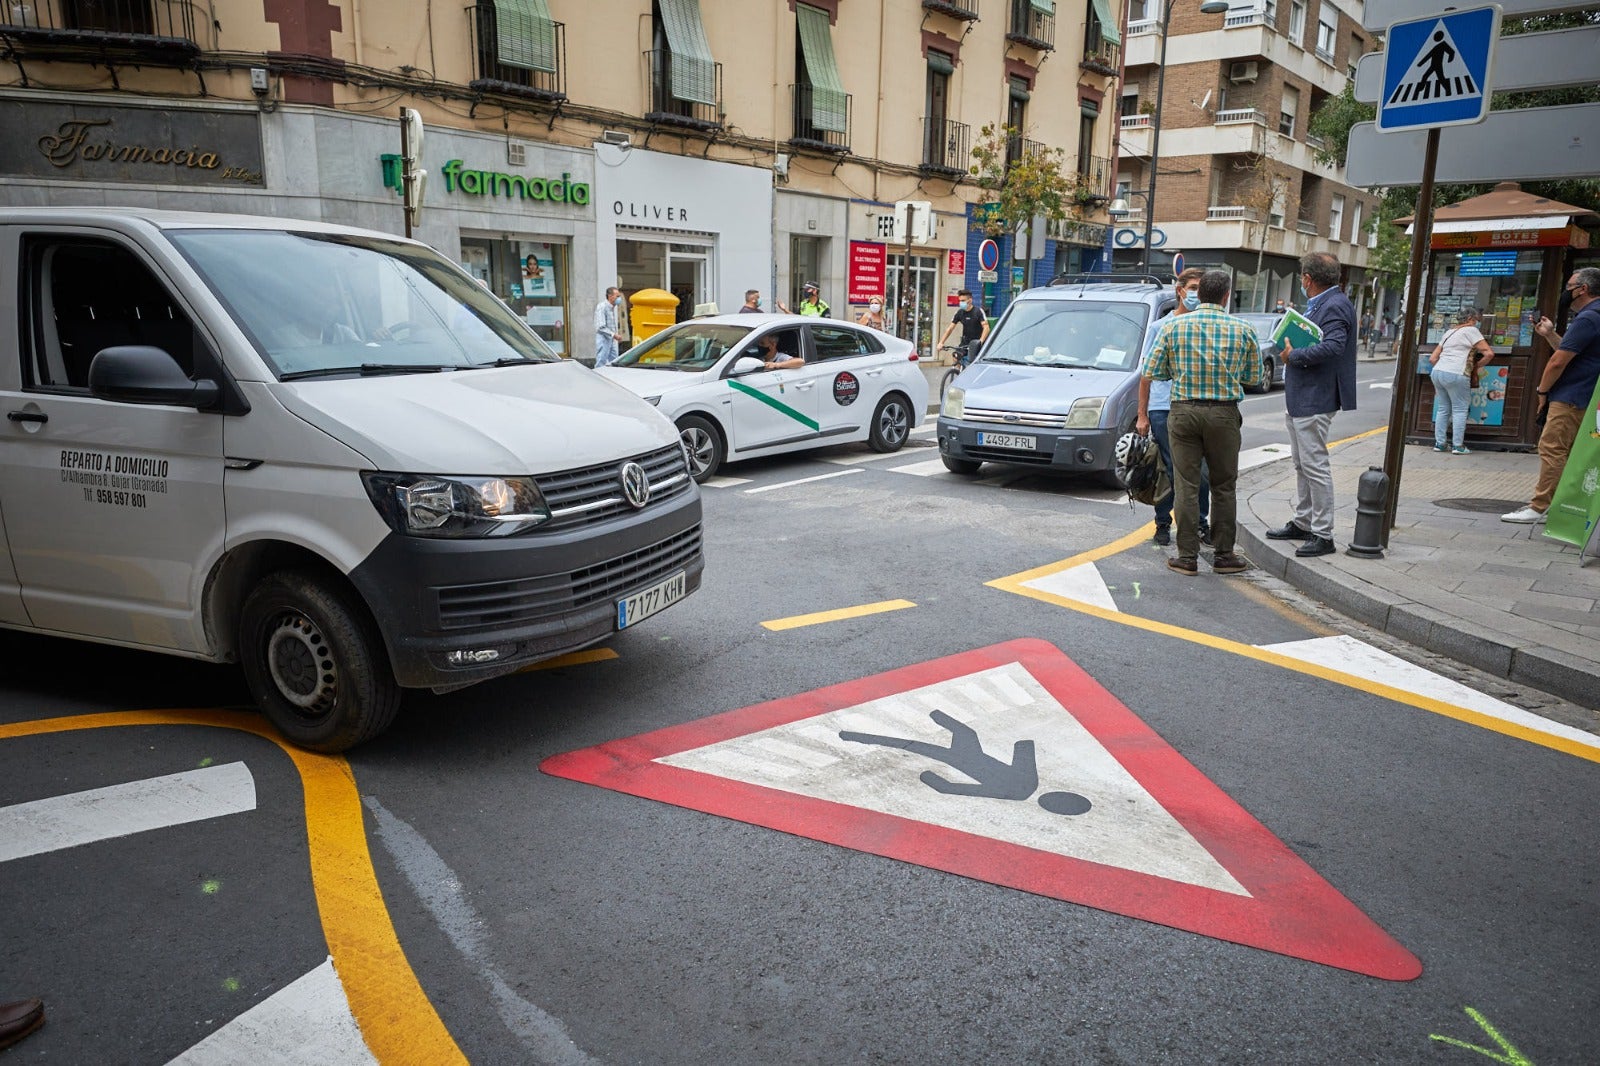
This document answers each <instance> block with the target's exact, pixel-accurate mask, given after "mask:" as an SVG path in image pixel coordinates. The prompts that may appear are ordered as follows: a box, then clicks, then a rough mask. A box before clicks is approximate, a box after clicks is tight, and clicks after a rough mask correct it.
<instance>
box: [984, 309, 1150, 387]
mask: <svg viewBox="0 0 1600 1066" xmlns="http://www.w3.org/2000/svg"><path fill="white" fill-rule="evenodd" d="M1144 325H1145V305H1144V304H1143V303H1093V302H1088V301H1084V300H1070V301H1068V300H1018V301H1017V302H1016V303H1014V304H1012V305H1011V311H1010V313H1009V314H1008V315H1006V318H1005V321H1004V322H1002V323H1001V324H1000V327H999V329H997V330H995V332H994V334H993V335H992V336H991V337H990V338H989V341H988V343H987V344H985V345H984V349H983V355H982V356H980V357H979V362H984V363H1022V364H1026V365H1028V366H1053V367H1063V368H1083V369H1090V368H1092V369H1095V370H1116V371H1131V370H1133V368H1134V367H1135V366H1136V365H1138V362H1139V355H1140V352H1141V350H1142V341H1143V339H1144Z"/></svg>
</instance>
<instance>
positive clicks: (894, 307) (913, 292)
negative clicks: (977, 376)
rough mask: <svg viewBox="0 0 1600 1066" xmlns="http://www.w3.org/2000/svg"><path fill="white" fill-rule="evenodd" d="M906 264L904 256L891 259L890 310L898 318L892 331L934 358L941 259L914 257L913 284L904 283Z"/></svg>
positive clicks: (891, 325)
mask: <svg viewBox="0 0 1600 1066" xmlns="http://www.w3.org/2000/svg"><path fill="white" fill-rule="evenodd" d="M905 262H906V257H905V256H904V255H903V254H902V255H891V256H889V282H888V288H889V303H888V308H889V310H890V311H891V312H892V313H893V315H894V320H893V321H892V322H890V323H889V328H890V330H891V331H892V332H893V333H894V335H895V336H896V337H899V338H901V339H902V340H908V341H910V342H911V343H912V344H914V345H916V347H917V351H918V352H920V353H922V355H924V356H926V357H930V358H931V357H932V356H933V355H934V354H935V353H934V352H933V350H932V349H933V337H934V327H935V325H936V324H937V323H936V322H935V321H934V307H935V303H934V301H935V299H936V298H937V296H938V285H939V270H938V268H939V259H938V257H937V256H927V255H914V256H912V257H911V280H910V283H909V285H903V284H902V279H903V277H904V275H905Z"/></svg>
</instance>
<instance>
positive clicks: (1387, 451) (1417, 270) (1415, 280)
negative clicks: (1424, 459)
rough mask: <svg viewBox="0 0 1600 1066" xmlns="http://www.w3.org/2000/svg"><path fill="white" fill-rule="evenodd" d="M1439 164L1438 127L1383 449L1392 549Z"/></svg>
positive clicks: (1427, 154) (1427, 164) (1432, 137)
mask: <svg viewBox="0 0 1600 1066" xmlns="http://www.w3.org/2000/svg"><path fill="white" fill-rule="evenodd" d="M1438 162H1439V127H1437V126H1434V127H1433V128H1431V129H1429V130H1428V147H1427V148H1426V150H1425V151H1424V152H1423V156H1422V187H1421V188H1420V189H1419V190H1417V214H1416V218H1415V219H1414V220H1413V222H1412V229H1413V231H1414V232H1413V236H1412V241H1411V274H1410V276H1409V277H1407V279H1406V313H1405V315H1404V317H1403V319H1402V321H1401V324H1400V336H1401V338H1402V339H1403V340H1402V343H1401V345H1400V355H1399V358H1398V359H1397V360H1396V362H1395V365H1394V375H1395V379H1394V400H1393V403H1392V405H1391V406H1390V408H1389V436H1388V438H1387V440H1386V441H1385V443H1384V449H1383V472H1384V473H1385V474H1387V475H1388V477H1389V497H1388V499H1386V500H1385V501H1384V504H1383V546H1384V547H1385V548H1387V547H1388V546H1389V531H1390V530H1391V529H1393V528H1394V517H1395V510H1396V508H1397V507H1398V506H1399V503H1400V468H1401V465H1402V464H1403V462H1404V459H1405V445H1406V416H1407V415H1408V414H1409V412H1410V410H1411V394H1412V390H1413V389H1415V388H1416V386H1417V326H1418V320H1419V318H1420V317H1421V307H1422V270H1423V267H1424V266H1425V265H1426V264H1427V261H1428V252H1429V249H1430V247H1431V245H1432V244H1433V171H1434V168H1435V166H1436V165H1437V164H1438Z"/></svg>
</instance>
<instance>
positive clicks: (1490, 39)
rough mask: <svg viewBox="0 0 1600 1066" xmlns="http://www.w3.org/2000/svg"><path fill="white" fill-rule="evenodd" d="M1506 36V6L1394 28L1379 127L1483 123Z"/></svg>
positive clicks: (1387, 47)
mask: <svg viewBox="0 0 1600 1066" xmlns="http://www.w3.org/2000/svg"><path fill="white" fill-rule="evenodd" d="M1499 37H1500V7H1499V5H1496V4H1490V5H1488V6H1486V7H1477V8H1472V9H1470V10H1467V11H1452V12H1449V13H1448V14H1438V15H1428V16H1426V17H1424V18H1420V19H1414V20H1412V21H1409V22H1397V23H1395V24H1394V25H1393V26H1390V27H1389V31H1388V34H1387V35H1386V40H1387V43H1386V45H1385V46H1384V64H1383V93H1382V95H1381V97H1380V98H1379V101H1378V122H1377V125H1378V130H1379V131H1380V132H1383V133H1393V132H1398V131H1400V130H1419V129H1437V128H1439V127H1441V126H1466V125H1471V124H1473V123H1476V122H1482V121H1483V119H1484V117H1485V116H1486V115H1488V113H1489V97H1490V73H1491V67H1492V65H1493V60H1494V46H1495V42H1496V41H1497V40H1498V39H1499Z"/></svg>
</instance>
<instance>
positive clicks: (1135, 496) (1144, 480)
mask: <svg viewBox="0 0 1600 1066" xmlns="http://www.w3.org/2000/svg"><path fill="white" fill-rule="evenodd" d="M1116 474H1117V480H1118V481H1119V482H1121V483H1122V487H1123V488H1124V489H1127V490H1128V499H1129V500H1130V501H1133V502H1135V503H1143V504H1148V505H1149V506H1151V507H1154V506H1155V504H1156V501H1157V500H1159V499H1162V498H1163V497H1165V496H1166V494H1167V493H1169V492H1171V491H1172V479H1171V478H1170V477H1168V476H1167V468H1166V464H1165V463H1163V462H1162V461H1161V449H1160V447H1158V446H1157V445H1156V440H1155V438H1154V437H1141V436H1139V434H1138V433H1134V432H1128V433H1124V434H1123V435H1122V436H1121V437H1119V438H1117V447H1116Z"/></svg>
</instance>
